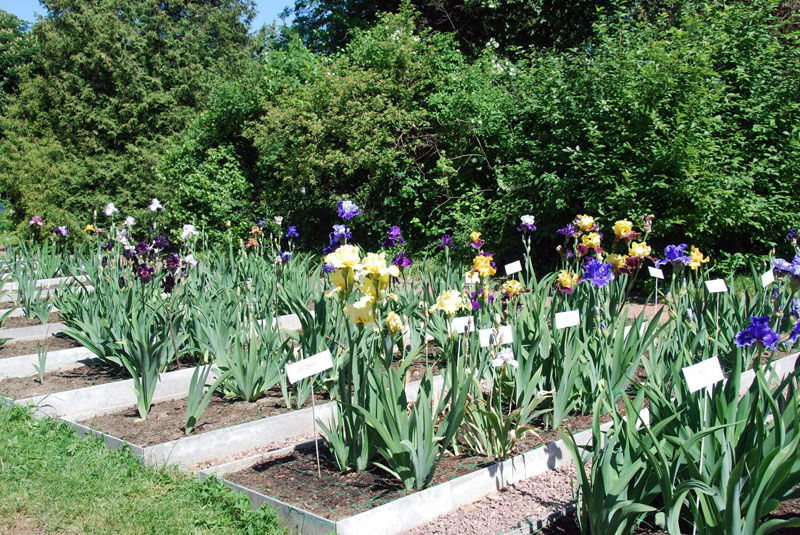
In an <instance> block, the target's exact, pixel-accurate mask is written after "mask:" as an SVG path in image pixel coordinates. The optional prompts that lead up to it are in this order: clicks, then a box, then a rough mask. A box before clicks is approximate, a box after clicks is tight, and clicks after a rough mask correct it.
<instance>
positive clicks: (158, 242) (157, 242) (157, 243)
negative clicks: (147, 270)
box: [153, 236, 169, 251]
mask: <svg viewBox="0 0 800 535" xmlns="http://www.w3.org/2000/svg"><path fill="white" fill-rule="evenodd" d="M168 248H169V240H168V239H167V238H166V236H156V237H155V238H153V249H156V250H158V251H163V250H164V249H168Z"/></svg>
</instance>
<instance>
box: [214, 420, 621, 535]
mask: <svg viewBox="0 0 800 535" xmlns="http://www.w3.org/2000/svg"><path fill="white" fill-rule="evenodd" d="M590 424H591V416H589V415H586V416H577V417H574V418H571V419H570V420H568V421H567V422H565V425H566V426H567V427H569V428H571V429H586V428H587V427H589V425H590ZM606 425H608V424H606ZM558 436H559V435H558V431H556V430H549V431H546V432H542V433H541V434H539V435H528V436H527V437H526V438H525V439H524V440H523V441H522V442H521V444H520V450H522V451H527V453H525V454H522V455H518V456H516V457H513V458H512V459H509V460H506V461H502V462H500V463H497V462H495V461H493V460H491V459H489V458H487V457H485V456H470V455H466V454H462V455H460V456H458V457H453V456H446V457H444V458H443V459H442V462H441V463H440V464H439V466H438V467H437V470H436V473H435V475H434V479H433V481H434V483H433V486H431V487H429V488H427V489H424V490H421V491H406V490H404V489H403V487H402V486H401V485H400V484H399V483H396V482H395V481H394V480H393V479H392V478H391V477H390V476H389V475H388V474H386V473H385V472H383V471H382V470H380V469H378V468H373V469H369V470H366V471H364V472H361V473H346V474H342V473H340V472H339V471H338V469H337V468H336V465H335V463H334V462H333V459H332V457H331V455H330V453H329V452H328V450H327V448H326V447H325V446H324V445H321V447H320V457H321V460H322V478H319V477H318V476H317V468H316V454H315V451H314V448H313V443H307V444H304V445H301V446H298V447H294V448H288V449H286V450H283V451H280V452H274V453H272V454H268V455H262V456H259V457H257V458H254V459H245V460H242V461H237V462H233V463H229V464H227V465H223V466H220V467H215V468H212V469H210V470H206V471H202V472H201V475H202V477H208V476H211V475H219V476H224V477H225V480H226V481H227V482H228V483H229V484H231V485H232V486H233V487H234V488H239V489H240V490H245V491H246V492H247V493H248V494H250V496H251V501H252V502H253V503H254V504H257V503H263V502H268V503H270V504H271V505H273V506H278V510H279V514H283V517H284V520H286V521H288V522H289V523H290V524H293V525H295V526H296V527H298V528H299V529H300V531H301V532H302V533H326V532H329V531H331V530H332V529H335V531H336V532H337V533H367V532H369V533H399V532H402V531H403V530H404V529H408V528H410V527H413V526H414V525H418V524H419V523H421V522H420V520H421V521H422V522H424V521H425V520H428V519H432V518H436V517H437V516H439V515H440V514H442V513H444V512H447V511H449V510H451V509H452V508H454V507H458V506H459V505H462V504H464V503H470V502H472V501H474V500H475V499H478V498H480V497H482V496H484V495H486V494H488V493H490V492H492V491H495V490H497V489H499V488H502V487H504V486H507V485H509V484H512V483H515V482H517V481H520V480H523V479H526V478H527V477H531V476H533V475H537V474H540V473H542V472H545V471H547V470H548V469H553V468H556V467H557V466H560V465H561V464H564V463H565V462H568V457H569V456H568V454H567V453H566V451H565V450H564V449H563V445H562V444H561V442H560V440H556V439H557V438H558ZM590 436H591V433H590V432H583V433H580V434H579V435H578V436H577V437H576V439H577V440H578V441H579V443H581V442H585V441H586V440H588V439H589V438H590ZM433 496H436V497H433ZM408 500H410V501H408ZM407 501H408V503H406V502H407ZM423 504H427V506H425V505H423ZM412 508H422V510H415V513H416V516H415V517H414V518H413V519H408V520H404V521H397V520H398V519H397V518H396V515H407V513H408V511H409V510H412ZM387 513H388V514H389V516H385V515H387ZM298 515H300V516H299V517H298ZM298 518H300V519H301V520H302V521H301V522H300V521H298ZM309 518H317V519H319V520H315V521H314V525H312V524H310V523H308V522H307V520H308V519H309ZM319 521H322V523H323V524H326V525H324V526H323V527H320V526H319V525H318V524H319ZM303 526H305V527H303ZM379 526H380V527H379Z"/></svg>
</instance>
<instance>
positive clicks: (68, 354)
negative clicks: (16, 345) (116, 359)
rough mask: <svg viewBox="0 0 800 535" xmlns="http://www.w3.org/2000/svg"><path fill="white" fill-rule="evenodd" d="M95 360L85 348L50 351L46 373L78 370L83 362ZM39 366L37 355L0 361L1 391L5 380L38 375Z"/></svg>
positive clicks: (46, 363) (94, 356)
mask: <svg viewBox="0 0 800 535" xmlns="http://www.w3.org/2000/svg"><path fill="white" fill-rule="evenodd" d="M95 358H97V356H96V355H95V354H94V353H92V352H91V351H89V350H88V349H86V348H85V347H73V348H70V349H60V350H58V351H49V352H48V353H47V361H46V362H45V371H46V372H52V371H58V370H69V369H73V368H77V367H79V366H81V363H82V362H83V361H86V360H91V359H95ZM38 364H39V355H37V354H35V353H33V354H29V355H20V356H18V357H6V358H4V359H0V391H2V386H3V383H2V381H3V379H11V378H15V377H28V376H30V375H34V374H36V369H35V368H34V366H35V365H38Z"/></svg>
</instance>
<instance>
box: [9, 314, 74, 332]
mask: <svg viewBox="0 0 800 535" xmlns="http://www.w3.org/2000/svg"><path fill="white" fill-rule="evenodd" d="M60 321H61V316H59V315H58V312H53V313H51V314H50V317H49V318H48V319H47V322H48V323H58V322H60ZM41 324H42V323H41V322H40V321H39V320H38V319H36V318H33V319H28V318H25V317H23V316H18V317H16V318H8V319H7V320H6V321H5V322H3V329H16V328H18V327H34V326H36V325H41Z"/></svg>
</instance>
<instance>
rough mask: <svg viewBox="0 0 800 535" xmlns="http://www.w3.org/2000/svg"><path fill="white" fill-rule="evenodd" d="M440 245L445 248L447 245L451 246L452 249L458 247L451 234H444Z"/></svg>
mask: <svg viewBox="0 0 800 535" xmlns="http://www.w3.org/2000/svg"><path fill="white" fill-rule="evenodd" d="M439 247H441V248H442V249H444V248H445V247H450V248H451V249H455V248H456V244H455V243H453V237H452V236H450V234H443V235H442V242H441V243H440V244H439Z"/></svg>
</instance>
